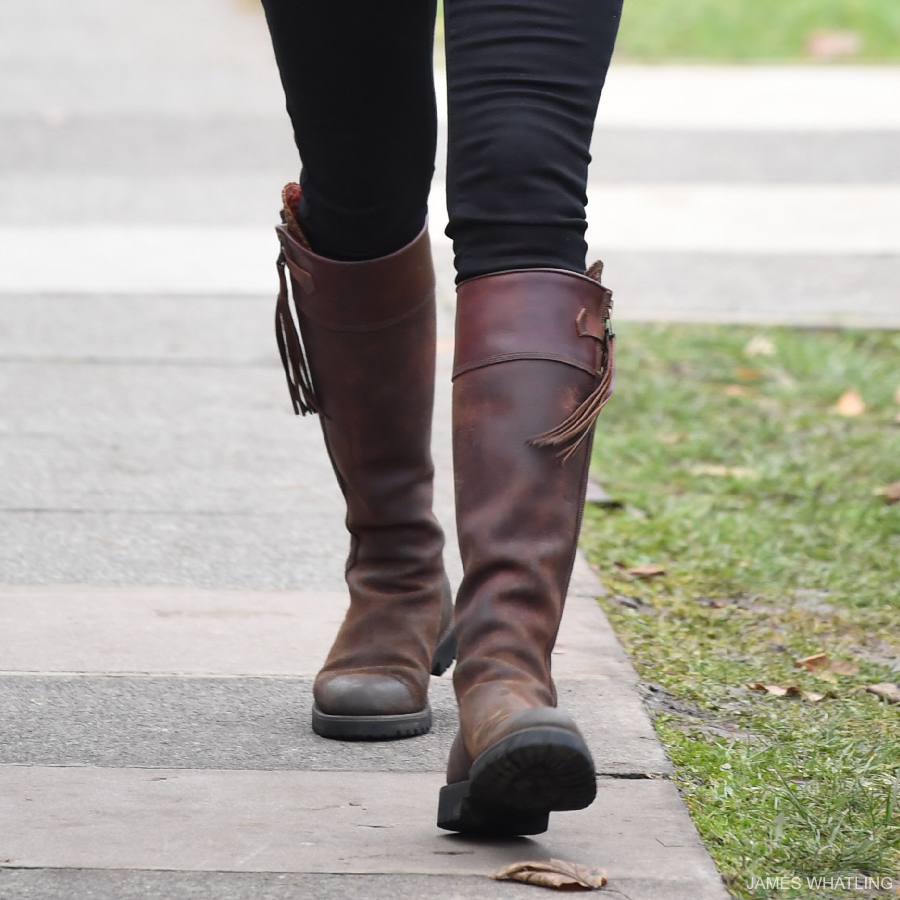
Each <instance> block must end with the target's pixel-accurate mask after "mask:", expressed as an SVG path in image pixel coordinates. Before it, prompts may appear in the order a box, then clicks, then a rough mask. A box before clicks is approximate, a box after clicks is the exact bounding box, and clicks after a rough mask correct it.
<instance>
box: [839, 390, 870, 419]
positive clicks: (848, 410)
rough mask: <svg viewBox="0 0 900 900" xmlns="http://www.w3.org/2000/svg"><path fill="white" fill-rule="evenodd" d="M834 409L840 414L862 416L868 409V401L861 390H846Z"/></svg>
mask: <svg viewBox="0 0 900 900" xmlns="http://www.w3.org/2000/svg"><path fill="white" fill-rule="evenodd" d="M832 411H833V412H836V413H837V414H838V415H839V416H861V415H862V414H863V413H864V412H865V411H866V402H865V400H863V398H862V396H861V395H860V393H859V391H844V393H843V394H841V396H840V397H839V398H838V402H837V403H836V404H835V405H834V407H833V408H832Z"/></svg>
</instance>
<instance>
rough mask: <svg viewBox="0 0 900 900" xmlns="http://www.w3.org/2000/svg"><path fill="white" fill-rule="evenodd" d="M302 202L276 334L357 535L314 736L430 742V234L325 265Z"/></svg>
mask: <svg viewBox="0 0 900 900" xmlns="http://www.w3.org/2000/svg"><path fill="white" fill-rule="evenodd" d="M298 196H299V187H298V186H297V185H288V187H287V188H285V195H284V210H283V212H282V219H283V222H284V224H283V225H281V226H279V227H278V228H277V232H278V238H279V240H280V242H281V247H282V254H281V256H280V258H279V269H280V275H281V293H280V295H279V299H278V307H277V311H276V331H277V336H278V342H279V348H280V350H281V355H282V361H283V362H284V365H285V371H286V374H287V378H288V386H289V389H290V391H291V397H292V400H293V403H294V408H295V411H297V412H302V413H307V412H318V413H319V414H320V420H321V423H322V431H323V433H324V435H325V444H326V446H327V448H328V453H329V456H330V458H331V462H332V465H333V467H334V471H335V474H336V476H337V480H338V483H339V484H340V487H341V490H342V491H343V494H344V497H345V499H346V503H347V519H346V524H347V529H348V531H349V532H350V536H351V544H350V557H349V559H348V561H347V567H346V580H347V585H348V587H349V589H350V608H349V611H348V612H347V615H346V618H345V619H344V622H343V624H342V625H341V628H340V630H339V632H338V635H337V638H336V640H335V642H334V645H333V646H332V648H331V652H330V653H329V655H328V658H327V660H326V662H325V665H324V667H323V668H322V670H321V671H320V672H319V674H318V676H317V678H316V681H315V686H314V691H313V693H314V697H315V706H314V708H313V729H314V730H315V731H316V732H317V733H318V734H320V735H322V736H324V737H330V738H338V739H343V740H365V739H378V738H382V739H383V738H398V737H406V736H410V735H415V734H422V733H423V732H425V731H428V729H429V728H430V727H431V710H430V707H429V705H428V697H427V692H428V680H429V673H433V674H437V675H439V674H441V673H442V672H443V671H444V670H446V669H447V668H448V667H449V665H450V663H451V662H452V661H453V656H454V653H455V638H454V635H453V622H452V618H453V617H452V600H451V597H450V588H449V585H448V583H447V578H446V575H445V574H444V566H443V561H442V550H443V545H444V536H443V533H442V531H441V528H440V526H439V525H438V522H437V520H436V519H435V517H434V514H433V513H432V509H431V505H432V479H433V474H434V467H433V465H432V461H431V417H432V405H433V399H434V365H435V305H434V303H435V301H434V269H433V266H432V261H431V247H430V243H429V239H428V234H427V230H424V229H423V231H422V232H421V233H420V234H419V236H418V237H417V238H416V239H415V240H413V241H412V242H411V243H410V244H408V245H407V246H405V247H403V248H401V249H400V250H398V251H396V252H395V253H392V254H390V255H388V256H384V257H380V258H378V259H373V260H366V261H361V262H337V261H334V260H330V259H326V258H324V257H321V256H318V255H317V254H315V253H313V252H312V250H310V248H309V246H308V245H307V244H306V241H305V238H304V236H303V234H302V232H301V231H300V229H299V228H298V227H297V224H296V221H295V219H294V216H293V213H292V210H293V209H295V208H296V200H297V198H298ZM285 266H286V267H287V269H288V270H289V274H290V280H291V286H292V288H293V297H294V305H295V309H296V314H297V322H298V324H299V328H300V335H299V336H298V335H297V332H296V329H295V328H294V324H293V319H292V317H291V310H290V307H289V302H290V301H289V300H288V292H287V283H286V277H285V272H284V269H285ZM301 339H302V340H301Z"/></svg>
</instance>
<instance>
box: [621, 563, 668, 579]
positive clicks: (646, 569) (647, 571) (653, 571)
mask: <svg viewBox="0 0 900 900" xmlns="http://www.w3.org/2000/svg"><path fill="white" fill-rule="evenodd" d="M628 574H629V575H634V577H635V578H653V577H654V576H656V575H665V574H666V570H665V569H664V568H663V567H662V566H656V565H654V564H653V563H647V565H644V566H634V567H632V568H631V569H628Z"/></svg>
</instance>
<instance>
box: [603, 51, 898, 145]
mask: <svg viewBox="0 0 900 900" xmlns="http://www.w3.org/2000/svg"><path fill="white" fill-rule="evenodd" d="M898 96H900V66H896V65H882V66H878V65H873V66H809V65H793V66H791V65H780V66H779V65H715V64H713V65H696V64H688V65H677V64H674V65H650V66H646V65H645V66H642V65H627V64H621V65H614V66H612V67H611V69H610V72H609V75H608V77H607V79H606V86H605V88H604V90H603V100H602V102H601V104H600V112H599V115H598V117H597V123H598V125H599V126H600V127H604V126H605V127H615V128H640V127H644V128H652V129H662V128H673V129H691V130H702V129H705V128H711V129H714V130H722V129H731V128H734V129H739V130H742V131H770V130H778V131H808V130H816V129H828V130H834V131H870V130H891V131H896V130H897V129H898V128H900V105H898V104H897V102H896V98H897V97H898Z"/></svg>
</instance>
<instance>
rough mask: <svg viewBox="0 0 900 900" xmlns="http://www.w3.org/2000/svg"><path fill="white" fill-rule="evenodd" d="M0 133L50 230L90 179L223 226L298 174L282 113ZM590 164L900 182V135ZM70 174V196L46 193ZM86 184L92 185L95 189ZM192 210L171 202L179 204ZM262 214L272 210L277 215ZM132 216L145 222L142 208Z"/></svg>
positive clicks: (841, 136)
mask: <svg viewBox="0 0 900 900" xmlns="http://www.w3.org/2000/svg"><path fill="white" fill-rule="evenodd" d="M604 103H605V101H604ZM0 130H2V132H3V136H4V140H3V144H2V145H0V173H2V175H5V176H6V178H8V179H10V181H11V183H10V184H6V183H4V180H3V178H2V177H0V196H2V197H4V200H6V199H7V198H8V197H10V196H11V195H10V194H9V193H8V192H9V191H10V190H12V189H13V188H14V187H15V181H13V179H12V178H11V176H14V178H15V179H16V180H21V179H24V184H25V185H27V186H28V189H29V190H30V191H32V192H35V191H37V192H40V191H41V185H42V183H43V182H44V181H45V180H46V181H48V184H47V186H46V188H45V191H46V193H44V194H40V193H39V194H32V205H33V206H34V207H37V209H35V210H33V212H34V213H35V215H37V216H40V218H36V220H35V221H36V222H39V223H42V224H43V223H45V222H46V212H45V210H46V209H48V208H49V207H51V206H52V208H53V210H54V218H55V219H57V220H59V218H60V216H63V218H64V219H69V218H70V216H71V213H69V212H67V211H66V205H67V204H70V203H71V201H72V198H71V197H69V196H68V193H69V192H71V193H72V194H73V195H74V196H76V197H77V198H78V201H79V203H80V204H81V205H82V212H81V218H80V219H78V221H82V222H84V221H89V220H90V219H91V218H92V214H91V194H92V192H96V190H97V186H98V185H100V184H103V183H104V182H101V181H93V180H92V179H95V178H97V177H98V176H103V177H105V178H109V179H112V178H114V177H115V178H118V179H120V182H119V185H120V188H119V189H120V190H125V189H126V188H130V192H129V193H130V195H131V196H133V197H134V198H135V200H134V202H139V198H140V197H141V196H142V195H149V194H152V193H154V192H157V191H159V190H160V189H162V187H163V186H164V185H165V184H166V182H167V181H172V182H173V183H176V182H177V184H179V185H180V186H183V187H185V188H190V187H191V186H192V185H196V186H197V188H198V189H199V188H202V189H203V190H204V191H205V192H206V193H205V195H201V196H202V197H203V203H202V205H200V206H198V208H197V210H196V214H197V215H198V216H201V217H202V216H204V215H205V216H206V219H205V221H207V222H208V223H210V224H215V223H216V222H217V221H219V219H220V217H221V215H222V210H225V209H227V208H228V206H227V205H226V204H227V203H228V201H229V200H230V199H232V198H230V196H229V195H231V194H233V193H234V192H235V190H236V189H237V190H240V189H241V188H240V184H241V179H246V183H245V192H248V191H257V190H260V186H261V185H265V184H267V181H266V179H271V178H274V179H276V181H277V179H279V178H280V179H281V181H284V180H285V179H286V178H287V177H289V174H290V173H295V172H296V171H298V170H299V162H298V157H297V151H296V149H295V147H294V142H293V136H292V134H291V129H290V125H289V122H288V119H287V116H285V115H283V114H282V113H281V112H280V111H279V114H278V115H277V116H270V117H264V116H245V117H237V116H231V117H217V118H210V117H209V116H204V115H202V114H198V115H196V116H190V117H187V116H162V115H155V116H153V115H144V116H135V115H127V114H122V115H117V116H73V117H70V118H63V119H61V120H59V121H49V122H48V121H47V119H46V117H43V116H41V115H39V114H34V115H31V116H27V117H13V118H9V117H7V118H0ZM445 137H446V135H442V136H441V139H440V140H439V141H438V149H437V160H436V173H435V176H436V180H438V181H439V182H442V181H443V178H444V169H445V165H446V158H445V157H446V153H445V145H446V140H445ZM591 157H592V163H591V167H590V170H589V178H590V179H591V180H592V181H601V182H603V181H637V182H660V181H669V182H671V181H688V182H709V181H712V182H736V181H737V182H745V181H746V182H754V183H760V182H762V183H764V182H767V181H775V182H795V183H796V182H800V183H805V182H813V183H834V182H850V183H852V182H859V183H873V182H892V181H898V180H900V131H896V130H895V131H850V132H846V131H836V130H835V129H834V128H827V129H824V130H811V131H797V130H790V131H745V130H732V131H728V130H723V129H722V128H717V129H715V130H711V129H703V130H700V131H697V130H673V129H659V128H611V127H605V126H604V127H599V128H597V129H596V131H595V136H594V141H593V144H592V146H591ZM62 179H65V188H66V190H65V191H59V190H57V192H56V194H55V195H54V194H52V193H50V191H51V190H52V188H53V187H57V189H58V188H59V186H60V182H61V181H62ZM83 179H88V183H87V186H85V185H84V184H83ZM107 183H108V184H109V185H110V186H112V185H114V184H115V183H116V182H114V181H112V180H110V181H109V182H107ZM278 186H279V187H280V184H279V185H278ZM86 187H89V188H90V189H86ZM109 189H111V188H109ZM40 196H46V197H47V198H48V199H50V198H52V204H47V203H41V202H39V201H38V197H40ZM277 197H278V194H275V195H274V196H273V195H272V194H271V193H263V194H262V195H261V197H260V198H258V199H266V198H268V200H269V206H270V207H271V206H272V205H273V204H275V203H277ZM148 199H150V198H148ZM185 201H187V198H185ZM187 205H188V204H187V202H183V203H182V204H179V203H177V202H173V204H172V209H173V211H174V210H177V209H178V207H179V206H187ZM72 208H73V209H74V206H73V207H72ZM2 209H3V218H4V221H10V219H9V216H10V213H11V211H12V210H11V207H10V205H9V204H8V203H7V202H4V203H3V206H2ZM264 211H265V212H266V213H268V214H269V215H271V209H266V210H264ZM136 213H137V215H138V217H140V215H141V209H140V207H139V208H138V209H137V211H136ZM95 214H96V213H94V215H95ZM134 214H135V212H133V213H132V215H134ZM126 221H127V220H126ZM198 221H204V219H202V218H201V219H198ZM265 222H267V220H265V219H264V220H263V224H264V223H265Z"/></svg>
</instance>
